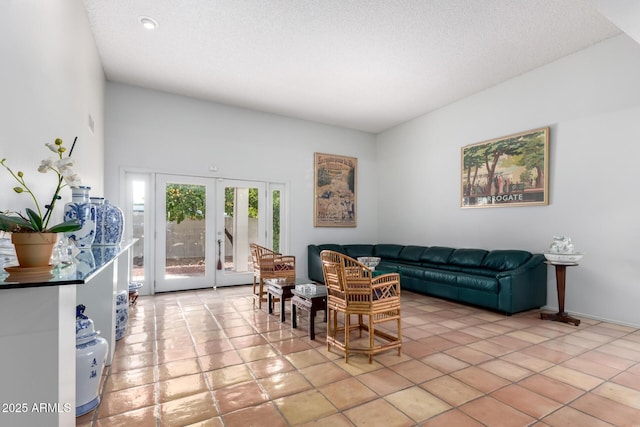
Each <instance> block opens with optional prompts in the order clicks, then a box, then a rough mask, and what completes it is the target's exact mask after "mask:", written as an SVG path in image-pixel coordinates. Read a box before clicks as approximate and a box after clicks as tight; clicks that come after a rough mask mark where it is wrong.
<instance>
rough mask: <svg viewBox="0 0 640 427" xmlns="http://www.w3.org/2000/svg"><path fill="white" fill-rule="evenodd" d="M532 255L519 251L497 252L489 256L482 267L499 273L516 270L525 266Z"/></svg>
mask: <svg viewBox="0 0 640 427" xmlns="http://www.w3.org/2000/svg"><path fill="white" fill-rule="evenodd" d="M529 258H531V253H530V252H527V251H518V250H508V249H506V250H495V251H491V252H489V253H488V254H487V256H486V257H485V258H484V260H483V261H482V266H483V267H487V268H490V269H492V270H497V271H506V270H514V269H516V268H518V267H520V266H521V265H522V264H524V263H525V262H526V261H527V260H528V259H529Z"/></svg>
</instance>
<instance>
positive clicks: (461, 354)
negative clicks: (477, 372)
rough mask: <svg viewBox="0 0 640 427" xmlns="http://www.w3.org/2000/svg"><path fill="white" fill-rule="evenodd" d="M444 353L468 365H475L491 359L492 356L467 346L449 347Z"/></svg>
mask: <svg viewBox="0 0 640 427" xmlns="http://www.w3.org/2000/svg"><path fill="white" fill-rule="evenodd" d="M445 353H446V354H448V355H449V356H453V357H455V358H456V359H459V360H462V361H463V362H466V363H468V364H470V365H477V364H479V363H482V362H486V361H488V360H492V359H493V356H491V355H489V354H487V353H483V352H481V351H478V350H474V349H472V348H469V347H467V346H459V347H454V348H450V349H448V350H445Z"/></svg>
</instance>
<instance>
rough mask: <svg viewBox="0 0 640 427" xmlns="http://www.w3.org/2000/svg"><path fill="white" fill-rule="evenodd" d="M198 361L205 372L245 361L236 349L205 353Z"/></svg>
mask: <svg viewBox="0 0 640 427" xmlns="http://www.w3.org/2000/svg"><path fill="white" fill-rule="evenodd" d="M198 361H199V362H200V366H201V367H202V370H203V371H205V372H206V371H213V370H215V369H220V368H224V367H225V366H231V365H239V364H241V363H242V362H243V361H242V357H240V355H239V354H238V352H237V351H236V350H231V351H223V352H220V353H213V354H204V355H202V356H199V357H198Z"/></svg>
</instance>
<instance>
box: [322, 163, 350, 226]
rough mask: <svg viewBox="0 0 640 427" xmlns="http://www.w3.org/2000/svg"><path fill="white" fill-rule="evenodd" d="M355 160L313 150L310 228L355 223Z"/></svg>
mask: <svg viewBox="0 0 640 427" xmlns="http://www.w3.org/2000/svg"><path fill="white" fill-rule="evenodd" d="M357 172H358V159H356V158H355V157H345V156H337V155H334V154H322V153H314V209H313V210H314V216H313V225H314V227H355V226H356V208H357V200H356V175H357Z"/></svg>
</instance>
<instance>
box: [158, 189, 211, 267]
mask: <svg viewBox="0 0 640 427" xmlns="http://www.w3.org/2000/svg"><path fill="white" fill-rule="evenodd" d="M205 215H206V187H205V186H204V185H193V184H173V183H169V184H167V186H166V226H167V229H166V241H165V242H166V243H165V261H166V262H165V278H177V277H195V276H204V274H205V242H206V237H207V233H206V224H205V218H206V217H205Z"/></svg>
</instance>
